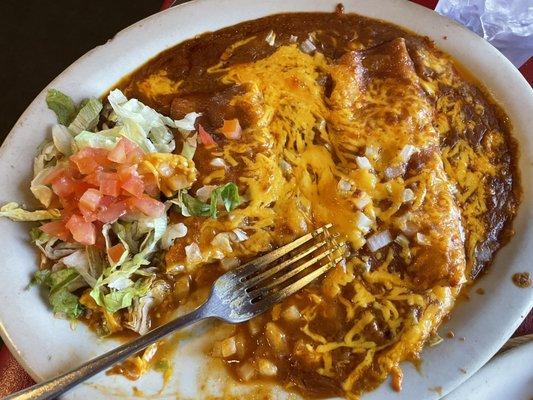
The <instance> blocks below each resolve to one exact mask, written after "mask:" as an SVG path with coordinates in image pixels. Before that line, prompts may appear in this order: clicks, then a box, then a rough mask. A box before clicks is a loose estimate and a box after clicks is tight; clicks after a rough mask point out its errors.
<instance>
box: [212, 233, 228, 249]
mask: <svg viewBox="0 0 533 400" xmlns="http://www.w3.org/2000/svg"><path fill="white" fill-rule="evenodd" d="M229 236H230V235H229V233H227V232H222V233H217V234H216V235H215V237H214V238H213V240H211V244H212V245H213V247H215V248H216V249H218V250H221V251H223V252H226V253H231V252H232V251H233V249H232V248H231V243H230V241H229Z"/></svg>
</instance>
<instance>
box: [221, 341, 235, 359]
mask: <svg viewBox="0 0 533 400" xmlns="http://www.w3.org/2000/svg"><path fill="white" fill-rule="evenodd" d="M236 353H237V341H236V340H235V336H232V337H230V338H227V339H225V340H223V341H222V342H221V354H222V357H224V358H226V357H230V356H232V355H234V354H236Z"/></svg>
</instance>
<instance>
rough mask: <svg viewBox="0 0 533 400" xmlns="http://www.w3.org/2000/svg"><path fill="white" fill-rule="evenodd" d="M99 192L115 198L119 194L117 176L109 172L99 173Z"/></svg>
mask: <svg viewBox="0 0 533 400" xmlns="http://www.w3.org/2000/svg"><path fill="white" fill-rule="evenodd" d="M100 192H101V193H102V194H107V195H109V196H114V197H117V196H118V195H119V194H120V181H119V179H118V175H117V174H114V173H111V172H101V173H100Z"/></svg>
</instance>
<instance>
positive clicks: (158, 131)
mask: <svg viewBox="0 0 533 400" xmlns="http://www.w3.org/2000/svg"><path fill="white" fill-rule="evenodd" d="M107 100H108V101H109V104H110V105H111V107H112V108H113V111H114V112H115V114H116V116H117V124H118V125H122V126H124V127H125V130H126V134H125V136H127V137H128V138H129V139H130V140H133V141H134V142H135V143H137V144H138V145H139V146H141V148H142V149H143V150H144V151H146V152H150V153H155V152H159V153H171V152H172V151H174V149H175V147H176V144H175V142H174V135H173V134H172V132H171V131H170V129H169V128H174V129H179V130H180V131H181V132H182V133H185V132H186V133H188V132H191V131H193V130H194V123H195V121H196V118H198V116H199V115H200V114H197V113H189V114H187V115H186V116H185V117H184V118H183V119H181V120H173V119H171V118H169V117H166V116H164V115H162V114H159V113H158V112H157V111H155V110H154V109H152V108H150V107H148V106H146V105H144V104H143V103H141V102H140V101H139V100H137V99H129V100H128V99H127V98H126V96H124V94H123V93H122V92H121V91H120V90H118V89H115V90H112V91H111V92H110V93H109V96H108V97H107ZM187 151H188V152H189V153H190V149H188V150H187Z"/></svg>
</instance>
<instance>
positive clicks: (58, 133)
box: [52, 124, 73, 156]
mask: <svg viewBox="0 0 533 400" xmlns="http://www.w3.org/2000/svg"><path fill="white" fill-rule="evenodd" d="M72 139H73V137H72V134H71V133H70V131H69V130H68V128H67V127H66V126H63V125H59V124H57V125H54V126H53V127H52V140H53V142H54V146H55V147H56V149H57V150H58V151H59V152H60V153H61V154H63V155H65V156H70V155H71V154H72V152H73V148H72V145H73V141H72Z"/></svg>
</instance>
